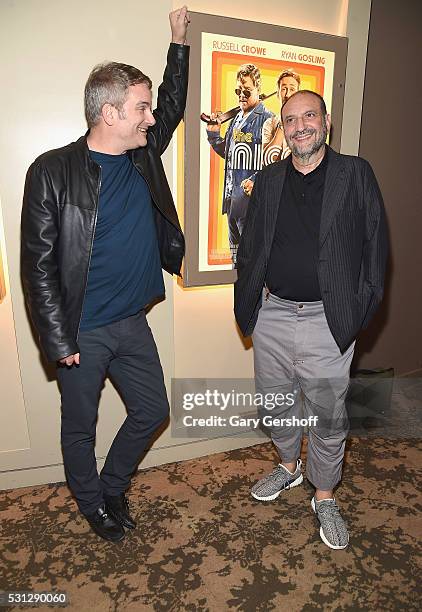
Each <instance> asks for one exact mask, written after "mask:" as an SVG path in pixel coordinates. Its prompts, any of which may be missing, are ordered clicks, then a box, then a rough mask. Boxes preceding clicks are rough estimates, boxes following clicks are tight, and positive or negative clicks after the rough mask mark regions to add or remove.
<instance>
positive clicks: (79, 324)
mask: <svg viewBox="0 0 422 612" xmlns="http://www.w3.org/2000/svg"><path fill="white" fill-rule="evenodd" d="M98 167H99V169H100V180H99V181H98V184H97V205H96V207H95V219H94V227H93V230H92V237H91V246H90V249H89V257H88V266H87V269H86V275H85V288H84V296H83V300H82V308H81V314H80V315H79V323H78V330H77V332H76V341H77V340H78V337H79V328H80V327H81V321H82V312H83V305H84V302H85V296H86V288H87V286H88V274H89V266H90V265H91V257H92V249H93V247H94V236H95V229H96V227H97V219H98V206H99V203H100V190H101V180H102V169H101V166H98Z"/></svg>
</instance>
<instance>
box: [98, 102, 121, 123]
mask: <svg viewBox="0 0 422 612" xmlns="http://www.w3.org/2000/svg"><path fill="white" fill-rule="evenodd" d="M116 112H117V111H116V108H115V107H114V106H113V105H112V104H109V103H108V102H107V103H106V104H104V105H103V107H102V109H101V116H102V118H103V121H104V123H105V124H106V125H113V124H114V122H115V120H116Z"/></svg>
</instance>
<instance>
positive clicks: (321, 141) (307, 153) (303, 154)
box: [287, 123, 328, 162]
mask: <svg viewBox="0 0 422 612" xmlns="http://www.w3.org/2000/svg"><path fill="white" fill-rule="evenodd" d="M311 132H312V134H314V133H315V132H316V130H311ZM311 132H309V131H308V130H302V132H300V133H302V134H303V133H305V134H306V133H311ZM296 134H297V132H295V135H296ZM327 134H328V129H327V126H326V125H325V123H324V124H323V125H322V127H321V131H320V134H319V138H317V139H316V140H315V142H314V143H313V144H312V145H311V146H310V148H309V149H305V150H303V149H302V150H301V149H300V148H299V146H298V145H297V144H296V143H295V142H294V140H293V138H289V140H288V141H287V144H288V145H289V148H290V150H291V152H292V155H294V157H298V158H299V159H300V160H301V161H303V162H308V161H309V160H310V158H311V157H312V155H314V154H315V153H317V151H319V150H320V149H321V147H323V146H324V145H325V142H326V140H327ZM289 141H290V142H289Z"/></svg>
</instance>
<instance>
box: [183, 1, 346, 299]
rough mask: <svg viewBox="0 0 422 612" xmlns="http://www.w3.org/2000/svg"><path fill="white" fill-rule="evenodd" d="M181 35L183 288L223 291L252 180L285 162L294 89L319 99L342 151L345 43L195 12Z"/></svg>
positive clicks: (332, 137)
mask: <svg viewBox="0 0 422 612" xmlns="http://www.w3.org/2000/svg"><path fill="white" fill-rule="evenodd" d="M188 34H189V39H188V42H189V44H190V45H191V65H190V78H189V93H188V102H187V107H186V115H185V123H184V133H182V134H181V133H180V131H179V143H178V148H177V150H178V160H177V166H178V170H179V171H178V177H179V181H180V176H181V174H182V176H184V181H183V186H180V185H178V189H177V191H178V199H180V198H182V199H183V201H184V207H183V214H182V217H183V221H184V231H185V236H186V257H185V263H184V272H183V282H184V286H185V287H193V286H201V285H217V284H228V283H232V282H234V280H235V278H236V272H235V270H234V266H235V262H236V252H237V246H238V244H239V241H240V237H241V232H242V227H243V223H244V220H245V217H246V212H247V207H248V201H249V199H250V195H251V193H252V189H253V183H254V177H255V175H256V173H257V172H258V171H259V170H260V169H261V168H262V167H263V166H264V165H267V164H269V163H272V162H274V161H277V160H279V159H282V158H284V157H287V156H288V155H289V154H290V149H289V148H288V146H287V143H286V141H285V139H284V132H283V128H282V124H281V122H280V109H281V105H282V104H283V102H284V101H286V100H287V99H288V97H290V95H292V93H294V92H295V91H297V90H298V89H309V90H312V91H315V92H317V93H319V94H320V95H321V96H323V98H324V100H325V102H326V106H327V111H328V113H330V114H331V118H332V125H333V128H332V131H331V134H330V135H329V137H328V138H329V143H330V145H331V146H332V147H333V148H334V149H336V150H339V148H340V137H341V123H342V113H343V97H344V82H345V72H346V55H347V39H346V38H341V37H337V36H329V35H324V34H318V33H315V32H307V31H303V30H294V29H291V28H283V27H279V26H273V25H269V24H262V23H255V22H251V21H244V20H240V19H232V18H228V17H218V16H215V15H205V14H201V13H194V12H193V13H191V23H190V26H189V32H188ZM181 141H182V142H181ZM182 168H183V171H181V169H182Z"/></svg>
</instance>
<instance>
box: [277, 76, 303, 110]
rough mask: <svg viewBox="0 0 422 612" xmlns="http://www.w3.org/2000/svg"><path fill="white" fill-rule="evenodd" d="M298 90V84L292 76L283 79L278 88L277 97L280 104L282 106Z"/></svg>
mask: <svg viewBox="0 0 422 612" xmlns="http://www.w3.org/2000/svg"><path fill="white" fill-rule="evenodd" d="M298 89H299V83H298V82H297V81H296V79H295V78H293V77H292V76H285V77H283V78H282V79H281V81H280V85H279V88H278V97H279V98H280V101H281V104H284V103H285V102H286V100H288V99H289V98H290V96H292V95H293V94H294V93H296V91H297V90H298Z"/></svg>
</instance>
